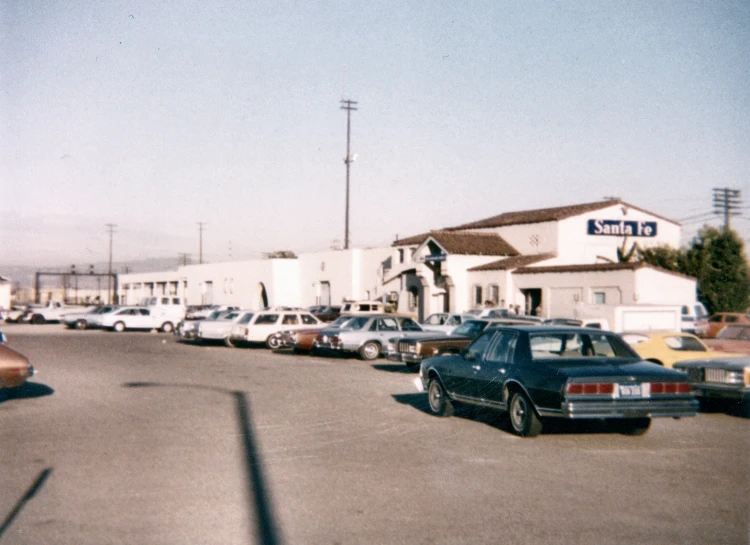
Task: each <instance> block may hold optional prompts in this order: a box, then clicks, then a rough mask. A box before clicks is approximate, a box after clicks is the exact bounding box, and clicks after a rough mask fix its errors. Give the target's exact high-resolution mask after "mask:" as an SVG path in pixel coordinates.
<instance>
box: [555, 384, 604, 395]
mask: <svg viewBox="0 0 750 545" xmlns="http://www.w3.org/2000/svg"><path fill="white" fill-rule="evenodd" d="M614 392H615V385H614V383H612V382H572V383H569V384H568V385H567V386H566V387H565V393H566V394H570V395H612V394H613V393H614Z"/></svg>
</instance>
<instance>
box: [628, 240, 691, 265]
mask: <svg viewBox="0 0 750 545" xmlns="http://www.w3.org/2000/svg"><path fill="white" fill-rule="evenodd" d="M638 261H645V262H646V263H648V264H650V265H653V266H654V267H661V268H662V269H666V270H668V271H676V272H682V269H683V268H684V265H685V251H684V250H680V249H678V248H672V247H671V246H669V245H668V244H662V245H659V246H652V247H651V248H638Z"/></svg>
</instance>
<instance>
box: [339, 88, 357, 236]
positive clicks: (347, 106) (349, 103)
mask: <svg viewBox="0 0 750 545" xmlns="http://www.w3.org/2000/svg"><path fill="white" fill-rule="evenodd" d="M356 105H357V102H356V101H354V100H342V101H341V109H342V110H346V157H345V158H344V163H346V222H345V224H346V226H345V231H344V250H348V249H349V165H350V164H351V163H352V156H351V154H350V153H349V141H350V138H351V129H352V110H356V109H357V107H356Z"/></svg>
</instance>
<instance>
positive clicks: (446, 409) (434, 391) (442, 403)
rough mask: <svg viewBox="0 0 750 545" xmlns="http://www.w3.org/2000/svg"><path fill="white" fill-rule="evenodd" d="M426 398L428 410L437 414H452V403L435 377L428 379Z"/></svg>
mask: <svg viewBox="0 0 750 545" xmlns="http://www.w3.org/2000/svg"><path fill="white" fill-rule="evenodd" d="M427 400H428V402H429V404H430V411H432V414H434V415H437V416H451V415H452V414H453V403H451V400H450V399H448V394H446V393H445V389H444V388H443V385H442V384H440V381H439V380H438V379H436V378H432V379H430V384H429V385H428V386H427Z"/></svg>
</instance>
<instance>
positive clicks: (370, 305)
mask: <svg viewBox="0 0 750 545" xmlns="http://www.w3.org/2000/svg"><path fill="white" fill-rule="evenodd" d="M385 312H386V308H385V305H384V304H383V302H382V301H346V302H345V303H344V304H343V305H341V314H384V313H385Z"/></svg>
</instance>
